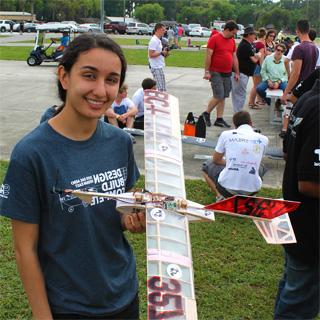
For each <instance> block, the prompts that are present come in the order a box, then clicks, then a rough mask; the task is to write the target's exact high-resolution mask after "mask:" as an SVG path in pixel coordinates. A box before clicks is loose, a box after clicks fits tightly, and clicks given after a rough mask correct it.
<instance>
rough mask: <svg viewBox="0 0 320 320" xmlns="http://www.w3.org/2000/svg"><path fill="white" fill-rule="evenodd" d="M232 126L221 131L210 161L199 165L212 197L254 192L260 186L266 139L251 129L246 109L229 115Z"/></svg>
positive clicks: (217, 197) (226, 196)
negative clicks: (201, 165) (230, 128)
mask: <svg viewBox="0 0 320 320" xmlns="http://www.w3.org/2000/svg"><path fill="white" fill-rule="evenodd" d="M233 123H234V126H235V128H236V129H233V130H227V131H223V132H222V133H221V135H220V137H219V139H218V143H217V146H216V148H215V151H214V153H213V161H212V160H208V161H207V162H205V163H204V164H203V167H202V170H203V172H204V177H205V180H206V182H207V183H208V185H209V187H210V188H211V190H212V191H213V192H214V193H215V194H216V199H217V200H220V199H222V198H228V197H231V196H233V195H236V194H243V195H254V194H255V193H257V192H258V191H259V190H260V189H261V186H262V179H261V178H262V177H263V175H264V174H265V172H266V170H265V169H264V167H263V166H262V165H261V160H262V157H263V155H264V153H265V150H266V147H267V145H268V142H269V140H268V138H267V137H266V136H264V135H262V134H260V133H257V132H255V131H254V130H253V128H252V121H251V117H250V114H249V112H247V111H239V112H237V113H235V114H234V115H233Z"/></svg>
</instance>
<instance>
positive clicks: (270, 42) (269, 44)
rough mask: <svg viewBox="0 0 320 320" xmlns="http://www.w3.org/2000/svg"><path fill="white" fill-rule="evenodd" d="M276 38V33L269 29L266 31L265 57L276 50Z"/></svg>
mask: <svg viewBox="0 0 320 320" xmlns="http://www.w3.org/2000/svg"><path fill="white" fill-rule="evenodd" d="M275 37H276V31H275V30H273V29H270V30H268V31H267V35H266V41H265V46H266V55H270V54H272V53H273V52H274V50H275V48H276V44H275V42H274V40H275Z"/></svg>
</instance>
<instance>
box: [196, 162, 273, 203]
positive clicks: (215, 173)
mask: <svg viewBox="0 0 320 320" xmlns="http://www.w3.org/2000/svg"><path fill="white" fill-rule="evenodd" d="M224 168H225V166H223V165H219V164H215V163H213V162H212V160H211V159H210V160H207V161H205V162H204V163H203V164H202V171H204V172H205V173H206V174H207V175H208V176H209V178H210V179H211V180H213V182H214V184H215V185H216V188H217V190H218V191H219V193H220V194H221V195H223V196H224V197H225V198H230V197H232V196H234V195H236V194H242V195H248V196H253V195H254V194H256V193H257V192H258V191H259V190H257V191H256V192H248V191H244V190H231V189H228V188H225V187H223V186H222V185H221V184H220V183H219V182H218V179H219V175H220V173H221V171H222V170H223V169H224ZM266 171H267V170H266V168H265V167H264V166H263V165H262V163H261V164H260V168H259V176H260V177H261V178H262V177H263V176H264V175H265V173H266Z"/></svg>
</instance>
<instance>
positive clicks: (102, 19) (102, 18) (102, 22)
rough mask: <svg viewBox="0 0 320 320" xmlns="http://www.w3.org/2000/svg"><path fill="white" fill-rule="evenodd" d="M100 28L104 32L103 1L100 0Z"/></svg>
mask: <svg viewBox="0 0 320 320" xmlns="http://www.w3.org/2000/svg"><path fill="white" fill-rule="evenodd" d="M100 28H101V31H102V32H104V0H100Z"/></svg>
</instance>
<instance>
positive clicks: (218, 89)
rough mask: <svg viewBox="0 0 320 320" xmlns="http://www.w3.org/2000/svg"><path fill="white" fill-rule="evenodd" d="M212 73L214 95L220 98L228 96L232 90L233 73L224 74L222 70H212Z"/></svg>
mask: <svg viewBox="0 0 320 320" xmlns="http://www.w3.org/2000/svg"><path fill="white" fill-rule="evenodd" d="M210 74H211V79H210V81H211V88H212V94H213V97H214V98H216V99H218V100H222V99H225V98H228V97H229V94H230V91H231V73H230V76H229V75H228V76H222V75H221V73H220V72H214V71H210Z"/></svg>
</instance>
